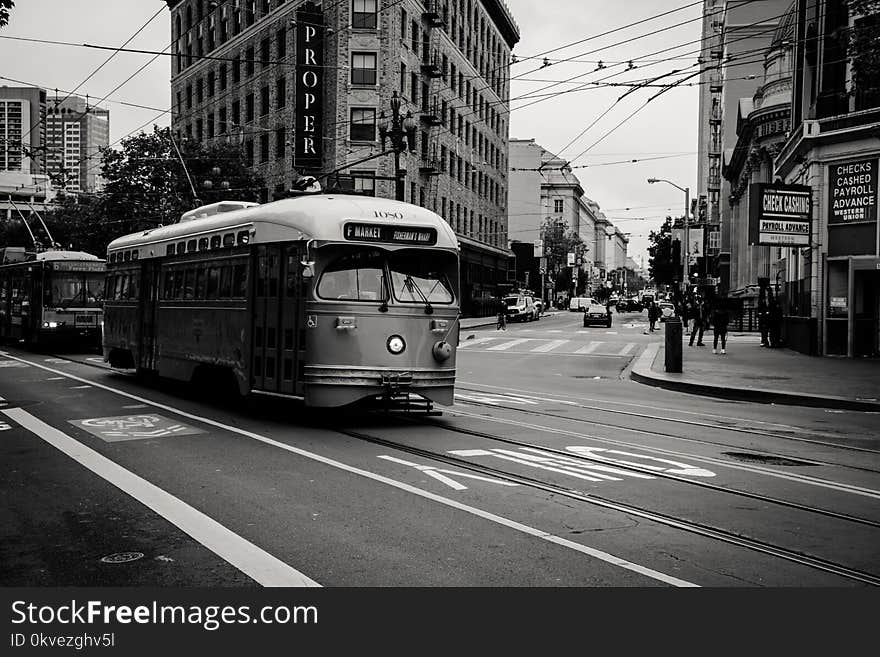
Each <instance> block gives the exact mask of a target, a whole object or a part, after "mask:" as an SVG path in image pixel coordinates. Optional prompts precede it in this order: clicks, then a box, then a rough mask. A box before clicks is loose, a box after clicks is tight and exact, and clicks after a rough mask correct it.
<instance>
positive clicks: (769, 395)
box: [629, 344, 880, 413]
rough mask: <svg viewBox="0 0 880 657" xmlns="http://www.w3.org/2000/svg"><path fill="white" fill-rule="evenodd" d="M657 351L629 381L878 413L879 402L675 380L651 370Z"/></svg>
mask: <svg viewBox="0 0 880 657" xmlns="http://www.w3.org/2000/svg"><path fill="white" fill-rule="evenodd" d="M659 351H660V345H659V344H649V345H648V346H646V347H645V350H644V351H643V352H642V353H641V355H640V356H639V357H638V359H637V360H636V364H635V365H634V366H633V368H632V371H630V375H629V376H630V379H632V380H633V381H636V382H637V383H642V384H645V385H649V386H654V387H656V388H664V389H666V390H675V391H678V392H684V393H688V394H697V395H703V396H705V397H718V398H721V399H736V400H739V401H751V402H757V403H760V404H783V405H787V406H810V407H814V408H834V409H841V410H848V411H873V412H875V413H876V412H880V403H877V402H869V401H861V400H858V399H849V398H847V397H832V396H827V397H826V396H822V395H813V394H809V393H799V392H779V391H778V390H768V389H766V388H739V387H736V386H722V385H712V384H710V383H696V382H693V381H684V380H682V379H678V378H675V377H677V376H682V375H681V374H666V373H660V372H654V371H653V370H652V369H651V367H652V365H653V363H654V360H655V358H656V357H657V354H658V353H659Z"/></svg>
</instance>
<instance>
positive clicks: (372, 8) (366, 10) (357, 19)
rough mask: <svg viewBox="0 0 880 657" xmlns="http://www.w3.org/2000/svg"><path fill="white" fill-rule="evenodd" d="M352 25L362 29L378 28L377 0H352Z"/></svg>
mask: <svg viewBox="0 0 880 657" xmlns="http://www.w3.org/2000/svg"><path fill="white" fill-rule="evenodd" d="M351 26H352V27H354V28H361V29H370V30H375V29H376V0H352V1H351Z"/></svg>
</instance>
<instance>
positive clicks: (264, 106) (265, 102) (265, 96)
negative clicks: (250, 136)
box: [260, 86, 269, 116]
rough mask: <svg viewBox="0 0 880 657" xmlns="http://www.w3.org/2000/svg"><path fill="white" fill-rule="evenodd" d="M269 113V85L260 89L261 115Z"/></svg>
mask: <svg viewBox="0 0 880 657" xmlns="http://www.w3.org/2000/svg"><path fill="white" fill-rule="evenodd" d="M268 113H269V87H268V86H266V87H263V88H262V89H260V116H266V115H267V114H268Z"/></svg>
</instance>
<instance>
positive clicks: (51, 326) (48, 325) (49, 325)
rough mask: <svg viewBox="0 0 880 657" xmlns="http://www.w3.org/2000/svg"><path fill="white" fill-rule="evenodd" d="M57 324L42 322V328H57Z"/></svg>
mask: <svg viewBox="0 0 880 657" xmlns="http://www.w3.org/2000/svg"><path fill="white" fill-rule="evenodd" d="M58 326H59V325H58V322H43V328H50V329H52V328H58Z"/></svg>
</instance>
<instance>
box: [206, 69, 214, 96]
mask: <svg viewBox="0 0 880 657" xmlns="http://www.w3.org/2000/svg"><path fill="white" fill-rule="evenodd" d="M207 84H208V98H210V97H211V96H213V95H214V71H208V83H207Z"/></svg>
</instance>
